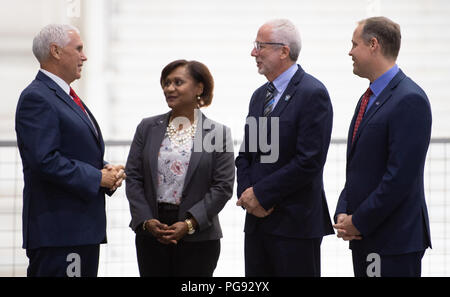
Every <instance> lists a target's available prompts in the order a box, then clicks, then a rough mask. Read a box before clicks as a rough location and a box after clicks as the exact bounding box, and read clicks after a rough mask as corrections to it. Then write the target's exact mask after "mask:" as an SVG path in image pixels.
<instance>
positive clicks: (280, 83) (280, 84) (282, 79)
mask: <svg viewBox="0 0 450 297" xmlns="http://www.w3.org/2000/svg"><path fill="white" fill-rule="evenodd" d="M297 70H298V65H297V64H293V65H292V66H291V67H289V68H288V69H287V70H286V71H285V72H283V73H281V74H280V75H279V76H278V77H277V78H276V79H274V81H273V85H274V86H275V88H276V89H277V92H278V93H283V92H284V90H286V88H287V86H288V84H289V81H290V80H291V78H292V77H293V76H294V74H295V73H296V72H297Z"/></svg>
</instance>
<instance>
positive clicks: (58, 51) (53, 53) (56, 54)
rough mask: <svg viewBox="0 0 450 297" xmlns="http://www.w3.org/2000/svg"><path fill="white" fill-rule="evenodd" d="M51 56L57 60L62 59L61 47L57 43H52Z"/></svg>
mask: <svg viewBox="0 0 450 297" xmlns="http://www.w3.org/2000/svg"><path fill="white" fill-rule="evenodd" d="M50 56H51V57H53V58H55V59H56V60H59V59H61V48H60V47H59V46H58V45H57V44H55V43H51V44H50Z"/></svg>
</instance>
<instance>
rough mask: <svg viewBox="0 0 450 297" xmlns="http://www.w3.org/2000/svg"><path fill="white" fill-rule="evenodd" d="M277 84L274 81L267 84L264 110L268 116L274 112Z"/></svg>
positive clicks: (264, 113)
mask: <svg viewBox="0 0 450 297" xmlns="http://www.w3.org/2000/svg"><path fill="white" fill-rule="evenodd" d="M275 90H276V89H275V86H274V85H273V83H272V82H270V83H269V84H268V85H267V93H266V99H265V100H264V112H263V115H264V116H265V117H266V116H268V115H269V114H270V113H271V112H272V107H273V102H274V100H273V97H275Z"/></svg>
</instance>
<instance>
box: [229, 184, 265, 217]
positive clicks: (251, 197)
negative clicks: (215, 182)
mask: <svg viewBox="0 0 450 297" xmlns="http://www.w3.org/2000/svg"><path fill="white" fill-rule="evenodd" d="M236 205H237V206H242V207H243V208H245V209H246V210H247V212H248V213H249V214H252V215H254V216H256V217H258V218H264V217H267V216H268V215H270V214H271V213H272V212H273V210H274V208H273V207H272V208H271V209H269V210H267V211H266V210H265V209H264V207H262V206H261V204H259V201H258V199H257V198H256V196H255V193H254V192H253V187H250V188H247V190H245V191H244V193H242V195H241V197H240V198H239V200H238V201H237V203H236Z"/></svg>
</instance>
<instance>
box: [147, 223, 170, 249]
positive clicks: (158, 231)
mask: <svg viewBox="0 0 450 297" xmlns="http://www.w3.org/2000/svg"><path fill="white" fill-rule="evenodd" d="M144 224H145V230H148V232H150V233H151V234H152V235H153V236H154V237H155V238H156V239H157V240H158V241H159V242H161V243H164V244H168V243H170V242H166V240H164V237H165V236H171V235H172V234H173V233H174V230H172V229H170V228H169V226H168V225H167V224H163V223H161V222H160V221H158V220H157V219H151V220H148V221H145V223H144Z"/></svg>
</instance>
